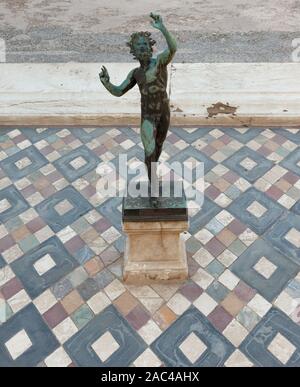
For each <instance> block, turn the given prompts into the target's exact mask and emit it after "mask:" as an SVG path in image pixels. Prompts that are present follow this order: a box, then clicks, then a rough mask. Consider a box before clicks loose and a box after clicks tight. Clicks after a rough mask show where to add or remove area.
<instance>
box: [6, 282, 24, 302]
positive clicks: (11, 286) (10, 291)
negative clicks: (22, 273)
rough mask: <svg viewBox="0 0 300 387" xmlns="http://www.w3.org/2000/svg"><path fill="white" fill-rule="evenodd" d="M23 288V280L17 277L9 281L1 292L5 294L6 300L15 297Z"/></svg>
mask: <svg viewBox="0 0 300 387" xmlns="http://www.w3.org/2000/svg"><path fill="white" fill-rule="evenodd" d="M22 289H23V285H22V283H21V281H20V280H19V279H18V278H17V277H15V278H13V279H11V280H10V281H8V282H7V283H6V284H5V285H4V286H3V287H2V288H1V293H2V294H3V296H4V298H5V299H6V300H8V299H10V298H11V297H13V296H14V295H15V294H17V293H19V291H20V290H22Z"/></svg>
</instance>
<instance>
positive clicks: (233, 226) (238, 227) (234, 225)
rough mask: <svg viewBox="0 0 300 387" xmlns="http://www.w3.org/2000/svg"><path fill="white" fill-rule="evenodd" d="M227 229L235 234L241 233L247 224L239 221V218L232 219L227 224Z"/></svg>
mask: <svg viewBox="0 0 300 387" xmlns="http://www.w3.org/2000/svg"><path fill="white" fill-rule="evenodd" d="M227 228H228V230H230V231H231V232H233V233H234V234H235V235H240V234H242V233H243V232H244V231H245V230H246V229H247V226H246V225H245V224H243V223H241V222H240V221H239V220H237V219H234V220H233V221H232V222H231V223H230V224H229V225H228V226H227Z"/></svg>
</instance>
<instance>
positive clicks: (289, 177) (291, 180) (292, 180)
mask: <svg viewBox="0 0 300 387" xmlns="http://www.w3.org/2000/svg"><path fill="white" fill-rule="evenodd" d="M283 178H284V179H285V180H286V181H287V182H288V183H290V184H295V183H297V181H298V180H299V176H297V175H295V174H294V173H292V172H288V173H286V174H285V175H284V176H283Z"/></svg>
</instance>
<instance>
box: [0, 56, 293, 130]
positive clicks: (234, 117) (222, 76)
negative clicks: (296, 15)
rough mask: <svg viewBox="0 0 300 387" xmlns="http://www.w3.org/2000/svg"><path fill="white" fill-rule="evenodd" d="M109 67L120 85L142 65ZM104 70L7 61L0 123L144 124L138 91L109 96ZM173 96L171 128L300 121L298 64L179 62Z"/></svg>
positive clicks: (0, 82)
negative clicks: (103, 80)
mask: <svg viewBox="0 0 300 387" xmlns="http://www.w3.org/2000/svg"><path fill="white" fill-rule="evenodd" d="M105 65H106V67H107V68H108V71H109V73H110V75H111V81H112V82H114V83H116V84H118V83H120V82H121V81H122V80H123V79H124V78H125V77H126V75H127V74H128V72H129V71H130V70H131V69H132V68H134V66H136V64H134V63H106V64H105ZM100 68H101V65H100V64H95V63H66V64H55V63H54V64H53V63H52V64H29V63H24V64H21V63H19V64H9V63H1V64H0V71H1V77H0V125H78V124H80V125H139V123H140V95H139V91H138V88H137V87H135V88H134V89H133V90H131V91H130V92H128V93H127V94H126V95H124V96H123V97H121V98H117V97H113V96H111V95H110V94H109V93H108V92H107V91H106V90H105V89H104V87H103V86H102V84H101V83H100V81H99V77H98V73H99V71H100ZM169 94H170V102H171V106H172V125H235V126H237V125H239V126H240V125H253V126H257V125H286V126H297V125H300V63H200V64H199V63H195V64H173V65H172V67H171V68H170V71H169ZM218 103H221V104H223V105H224V106H222V105H221V106H220V107H219V108H218ZM215 104H217V105H216V106H215ZM226 104H228V105H229V106H231V107H232V109H230V108H227V107H226ZM214 106H215V107H214ZM211 108H212V109H211ZM222 109H223V110H222ZM234 110H235V113H234V114H233V111H234ZM209 112H210V113H214V114H213V115H212V114H211V116H210V115H209ZM226 113H228V114H226Z"/></svg>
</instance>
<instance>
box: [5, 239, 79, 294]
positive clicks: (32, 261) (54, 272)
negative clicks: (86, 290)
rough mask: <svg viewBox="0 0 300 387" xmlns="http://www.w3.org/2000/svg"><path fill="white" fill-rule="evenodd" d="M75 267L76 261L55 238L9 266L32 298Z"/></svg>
mask: <svg viewBox="0 0 300 387" xmlns="http://www.w3.org/2000/svg"><path fill="white" fill-rule="evenodd" d="M77 266H78V262H77V261H76V259H75V258H74V257H73V256H72V255H70V254H69V253H68V251H67V250H66V249H65V248H64V246H63V244H62V243H61V241H60V240H59V239H58V238H57V237H52V238H50V239H48V240H46V241H45V242H43V243H42V244H41V245H39V246H38V247H36V248H34V249H33V250H30V251H29V252H28V253H27V254H25V255H23V256H22V257H20V258H19V259H17V260H16V261H14V262H13V263H12V264H11V267H12V269H13V271H14V273H16V275H17V276H18V278H19V279H20V280H21V281H22V283H23V284H24V286H25V289H26V291H27V292H28V294H29V295H30V296H31V297H32V298H35V297H38V296H39V295H40V294H41V293H43V291H45V290H47V289H48V287H50V286H52V285H54V284H55V283H56V282H58V281H59V280H60V279H61V278H63V277H64V276H66V275H67V274H69V273H70V272H71V271H73V270H74V269H75V268H76V267H77Z"/></svg>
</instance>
